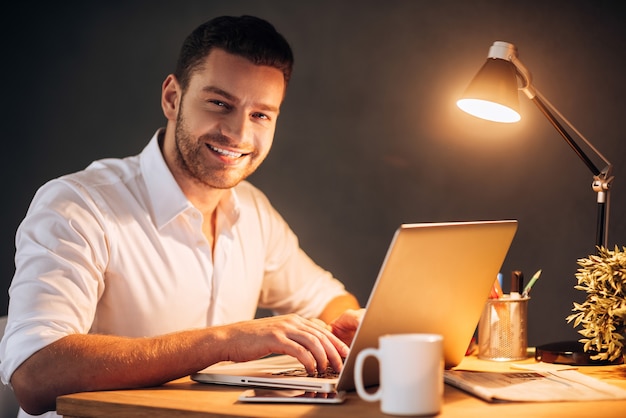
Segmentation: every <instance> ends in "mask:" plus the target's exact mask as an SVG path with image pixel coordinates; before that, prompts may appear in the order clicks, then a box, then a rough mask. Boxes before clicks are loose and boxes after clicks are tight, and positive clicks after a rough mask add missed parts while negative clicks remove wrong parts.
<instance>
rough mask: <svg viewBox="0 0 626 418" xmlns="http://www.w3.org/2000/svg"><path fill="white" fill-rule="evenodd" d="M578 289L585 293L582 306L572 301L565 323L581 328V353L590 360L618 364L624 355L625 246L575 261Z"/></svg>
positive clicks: (600, 250) (625, 325)
mask: <svg viewBox="0 0 626 418" xmlns="http://www.w3.org/2000/svg"><path fill="white" fill-rule="evenodd" d="M578 265H579V266H580V268H579V269H578V270H577V272H576V279H578V284H577V285H576V286H574V287H575V288H576V289H578V290H584V291H585V292H586V293H587V299H586V300H585V301H584V302H583V303H576V302H574V308H573V309H572V311H573V312H574V313H573V314H571V315H569V316H568V317H567V322H568V323H570V322H572V321H573V323H574V324H573V326H574V327H577V326H579V325H582V329H581V330H579V331H578V332H579V333H580V334H581V335H582V336H583V337H584V338H581V339H580V340H579V341H580V342H581V343H582V344H584V351H585V352H590V353H593V355H591V357H590V358H591V359H592V360H599V361H607V362H613V361H616V360H617V361H619V360H621V359H622V356H623V354H624V343H623V340H624V332H625V330H626V247H622V250H621V251H620V250H619V248H618V247H617V246H615V249H614V250H613V251H611V250H609V249H607V248H604V247H601V246H600V247H598V253H597V254H595V255H590V256H589V257H588V258H581V259H579V260H578Z"/></svg>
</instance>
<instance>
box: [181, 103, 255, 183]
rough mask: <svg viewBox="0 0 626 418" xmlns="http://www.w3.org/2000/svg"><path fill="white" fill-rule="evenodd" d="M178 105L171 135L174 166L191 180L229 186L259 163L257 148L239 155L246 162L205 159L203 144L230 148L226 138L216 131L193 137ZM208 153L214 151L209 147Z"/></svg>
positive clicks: (229, 142)
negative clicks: (227, 162)
mask: <svg viewBox="0 0 626 418" xmlns="http://www.w3.org/2000/svg"><path fill="white" fill-rule="evenodd" d="M182 114H183V111H182V108H181V109H180V112H179V113H178V117H177V120H176V129H175V133H174V138H175V142H176V165H177V166H178V168H179V169H181V171H182V172H183V173H184V174H185V175H186V176H187V178H189V179H191V180H192V181H194V182H195V183H198V184H200V185H203V186H209V187H211V188H215V189H230V188H232V187H235V186H236V185H237V184H239V183H240V182H241V181H243V180H244V179H246V178H247V177H248V176H250V175H251V174H252V173H253V172H254V171H255V170H256V169H257V167H258V166H259V165H260V164H261V162H262V161H263V159H264V156H261V155H259V152H258V150H256V149H255V150H254V151H253V152H251V153H250V154H247V155H244V156H242V157H240V158H245V159H247V163H246V164H238V165H236V166H232V165H228V164H224V163H219V162H218V160H212V159H207V156H206V153H207V148H208V147H207V145H206V142H210V143H211V144H213V145H215V146H218V147H219V146H223V147H234V145H233V144H232V141H231V140H229V138H228V137H226V136H224V135H222V134H221V133H219V132H215V133H208V134H205V135H201V136H199V137H197V138H195V137H193V136H192V135H191V134H190V133H189V129H188V128H187V125H186V123H185V119H184V117H183V115H182ZM209 152H214V151H212V150H210V151H209Z"/></svg>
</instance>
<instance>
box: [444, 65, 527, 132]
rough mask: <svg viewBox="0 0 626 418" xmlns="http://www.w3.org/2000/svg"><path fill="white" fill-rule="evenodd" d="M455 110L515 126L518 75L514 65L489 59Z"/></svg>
mask: <svg viewBox="0 0 626 418" xmlns="http://www.w3.org/2000/svg"><path fill="white" fill-rule="evenodd" d="M456 104H457V106H458V107H459V108H460V109H461V110H463V111H464V112H467V113H469V114H470V115H473V116H476V117H479V118H481V119H487V120H491V121H494V122H507V123H511V122H518V121H519V120H520V114H519V98H518V87H517V71H516V69H515V66H514V65H513V63H511V62H510V61H507V60H503V59H494V58H488V59H487V62H486V63H485V64H484V65H483V66H482V68H481V69H480V71H479V72H478V74H476V76H475V77H474V79H473V80H472V82H471V83H470V84H469V86H468V87H467V89H466V90H465V93H463V96H461V98H460V99H459V100H458V101H457V102H456Z"/></svg>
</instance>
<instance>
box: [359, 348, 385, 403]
mask: <svg viewBox="0 0 626 418" xmlns="http://www.w3.org/2000/svg"><path fill="white" fill-rule="evenodd" d="M378 353H379V351H378V349H377V348H371V347H370V348H365V349H363V350H361V351H360V352H359V354H357V356H356V360H355V362H354V386H355V387H356V391H357V393H358V394H359V396H360V397H361V398H362V399H363V400H365V401H368V402H376V401H379V400H380V398H381V395H382V392H381V391H380V385H379V386H378V389H376V392H373V393H369V392H367V391H366V390H365V387H364V386H363V363H364V362H365V359H366V358H367V357H369V356H372V357H376V359H377V360H378V361H379V364H380V357H379V356H378Z"/></svg>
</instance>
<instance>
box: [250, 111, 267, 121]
mask: <svg viewBox="0 0 626 418" xmlns="http://www.w3.org/2000/svg"><path fill="white" fill-rule="evenodd" d="M252 116H254V117H255V118H257V119H263V120H269V119H270V117H269V116H267V115H266V114H265V113H259V112H257V113H254V114H253V115H252Z"/></svg>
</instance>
